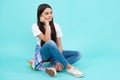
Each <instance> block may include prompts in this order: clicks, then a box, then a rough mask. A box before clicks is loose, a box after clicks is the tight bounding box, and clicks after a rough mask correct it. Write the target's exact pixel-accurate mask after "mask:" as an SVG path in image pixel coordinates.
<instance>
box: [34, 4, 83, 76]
mask: <svg viewBox="0 0 120 80" xmlns="http://www.w3.org/2000/svg"><path fill="white" fill-rule="evenodd" d="M32 32H33V35H34V36H35V37H36V38H37V39H38V41H37V45H36V49H35V54H34V56H33V60H32V62H33V64H32V68H33V69H36V70H46V72H47V73H48V74H49V75H50V76H55V75H56V74H57V72H58V71H62V70H63V69H64V68H66V71H67V72H68V73H70V74H72V75H74V76H76V77H82V76H83V73H82V72H80V71H79V70H78V69H76V68H75V67H74V66H72V64H73V63H75V62H76V61H78V60H79V59H80V53H79V52H78V51H68V50H62V44H61V37H62V35H63V34H62V31H61V29H60V27H59V25H58V24H55V23H54V22H53V15H52V8H51V7H50V6H49V5H48V4H41V5H39V6H38V10H37V23H35V24H33V26H32ZM48 60H49V61H50V65H49V67H45V66H44V65H43V62H45V61H48Z"/></svg>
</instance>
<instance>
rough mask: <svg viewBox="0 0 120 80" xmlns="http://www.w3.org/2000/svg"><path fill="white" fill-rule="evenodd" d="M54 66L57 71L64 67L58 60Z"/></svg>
mask: <svg viewBox="0 0 120 80" xmlns="http://www.w3.org/2000/svg"><path fill="white" fill-rule="evenodd" d="M55 68H56V70H57V71H61V70H63V68H64V67H63V65H62V64H60V63H59V62H58V63H56V66H55Z"/></svg>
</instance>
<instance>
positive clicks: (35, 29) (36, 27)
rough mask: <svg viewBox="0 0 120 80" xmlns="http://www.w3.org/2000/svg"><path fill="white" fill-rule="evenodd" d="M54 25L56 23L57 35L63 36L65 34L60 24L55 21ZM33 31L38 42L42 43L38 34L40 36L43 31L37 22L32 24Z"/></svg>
mask: <svg viewBox="0 0 120 80" xmlns="http://www.w3.org/2000/svg"><path fill="white" fill-rule="evenodd" d="M54 25H55V30H56V37H62V36H63V33H62V31H61V28H60V26H59V25H58V24H56V23H54ZM32 32H33V35H34V36H35V37H36V39H37V44H38V45H40V41H41V39H40V38H38V37H37V36H38V35H39V34H41V33H42V32H41V31H40V29H39V27H38V25H37V23H35V24H33V25H32Z"/></svg>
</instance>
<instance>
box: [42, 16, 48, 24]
mask: <svg viewBox="0 0 120 80" xmlns="http://www.w3.org/2000/svg"><path fill="white" fill-rule="evenodd" d="M40 21H41V22H43V23H45V24H46V23H48V20H46V19H45V17H43V16H41V17H40Z"/></svg>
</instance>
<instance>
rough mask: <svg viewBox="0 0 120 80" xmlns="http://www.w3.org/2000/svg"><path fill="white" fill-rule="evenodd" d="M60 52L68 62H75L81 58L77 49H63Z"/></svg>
mask: <svg viewBox="0 0 120 80" xmlns="http://www.w3.org/2000/svg"><path fill="white" fill-rule="evenodd" d="M62 54H63V56H64V57H65V58H66V59H67V61H68V62H69V63H70V64H73V63H75V62H77V61H78V60H79V59H80V58H81V55H80V53H79V52H78V51H68V50H63V53H62Z"/></svg>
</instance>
